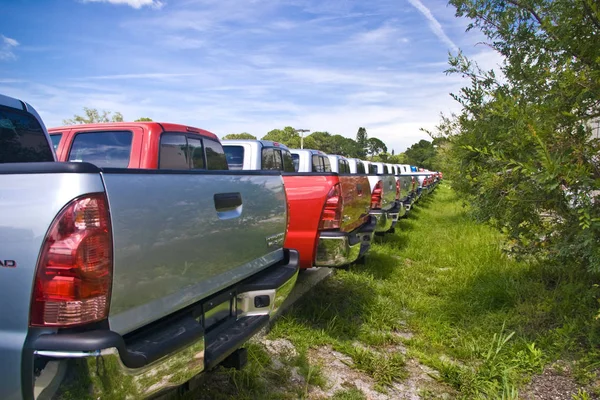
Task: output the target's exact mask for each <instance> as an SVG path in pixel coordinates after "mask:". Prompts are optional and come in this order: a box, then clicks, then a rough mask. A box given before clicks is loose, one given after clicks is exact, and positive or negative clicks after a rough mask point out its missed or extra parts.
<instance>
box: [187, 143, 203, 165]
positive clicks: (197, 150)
mask: <svg viewBox="0 0 600 400" xmlns="http://www.w3.org/2000/svg"><path fill="white" fill-rule="evenodd" d="M187 144H188V150H189V153H188V154H189V157H190V164H191V165H190V168H191V169H206V167H205V165H204V149H203V148H202V140H200V139H196V138H191V137H188V138H187Z"/></svg>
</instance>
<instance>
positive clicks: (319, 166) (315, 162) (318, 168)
mask: <svg viewBox="0 0 600 400" xmlns="http://www.w3.org/2000/svg"><path fill="white" fill-rule="evenodd" d="M312 172H325V171H323V163H322V162H321V157H319V156H317V155H314V156H312Z"/></svg>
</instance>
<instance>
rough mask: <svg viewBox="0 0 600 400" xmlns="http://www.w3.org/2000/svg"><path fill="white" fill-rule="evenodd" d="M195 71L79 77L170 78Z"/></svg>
mask: <svg viewBox="0 0 600 400" xmlns="http://www.w3.org/2000/svg"><path fill="white" fill-rule="evenodd" d="M194 75H197V74H195V73H185V74H172V73H147V74H144V73H140V74H117V75H98V76H86V77H83V78H78V79H82V80H87V79H95V80H118V79H168V78H179V77H182V76H194Z"/></svg>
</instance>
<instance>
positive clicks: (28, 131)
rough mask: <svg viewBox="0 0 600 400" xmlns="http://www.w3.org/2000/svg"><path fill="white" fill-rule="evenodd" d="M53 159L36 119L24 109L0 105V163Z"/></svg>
mask: <svg viewBox="0 0 600 400" xmlns="http://www.w3.org/2000/svg"><path fill="white" fill-rule="evenodd" d="M43 161H54V155H53V154H52V149H51V148H50V144H49V143H48V139H47V138H46V134H45V132H44V129H42V127H41V125H40V123H39V122H38V120H37V119H36V118H35V117H34V116H33V115H31V114H29V113H27V112H25V111H19V110H15V109H12V108H8V107H0V163H13V162H14V163H17V162H43Z"/></svg>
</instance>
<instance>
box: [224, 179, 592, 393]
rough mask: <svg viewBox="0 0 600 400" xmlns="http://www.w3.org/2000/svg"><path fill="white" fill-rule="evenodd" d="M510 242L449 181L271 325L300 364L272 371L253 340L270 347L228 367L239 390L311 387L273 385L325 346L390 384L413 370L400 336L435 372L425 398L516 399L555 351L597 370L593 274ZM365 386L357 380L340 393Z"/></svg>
mask: <svg viewBox="0 0 600 400" xmlns="http://www.w3.org/2000/svg"><path fill="white" fill-rule="evenodd" d="M502 248H503V237H502V236H501V235H500V234H499V233H497V232H496V231H494V230H492V229H491V228H490V227H488V226H486V225H482V224H478V223H476V222H474V221H473V220H472V219H471V218H470V217H469V214H468V210H467V209H465V208H463V206H462V203H461V202H460V201H459V200H458V199H457V198H456V197H455V195H454V193H453V192H452V191H451V190H450V189H449V188H448V187H447V186H445V185H444V186H441V187H440V188H439V189H438V190H437V191H436V192H435V193H434V194H433V195H432V196H429V197H428V198H424V199H422V201H421V202H420V203H419V204H417V205H416V207H415V208H413V210H412V211H411V214H410V216H409V218H408V219H405V220H401V221H400V222H399V223H398V226H397V228H396V233H395V234H393V235H387V236H385V237H384V238H383V239H381V240H379V242H378V243H376V244H374V245H373V247H372V249H371V252H370V254H369V256H368V258H367V262H366V265H356V266H352V267H351V268H350V269H349V270H348V271H342V270H340V271H337V273H336V274H335V275H334V276H333V277H331V278H329V279H327V280H326V281H324V282H322V283H321V284H319V285H318V286H316V287H315V288H314V289H313V290H312V291H311V292H310V293H309V294H308V295H307V296H305V298H304V299H302V300H301V301H299V302H298V303H297V304H296V305H295V306H294V307H293V308H292V309H291V310H289V311H288V312H287V313H286V314H285V315H284V316H282V317H281V318H280V319H279V320H278V321H277V322H276V323H275V324H274V325H273V326H272V329H271V332H270V333H269V338H270V339H276V338H285V339H288V340H290V341H291V342H292V343H293V344H294V346H295V347H296V349H297V350H298V353H299V354H300V355H301V356H299V357H304V358H303V359H302V361H301V363H300V364H298V361H297V360H296V361H294V360H292V361H290V362H289V363H288V364H289V365H286V366H285V367H284V368H283V369H281V368H280V369H279V370H277V371H275V370H273V366H272V365H271V364H270V361H269V360H268V356H267V357H266V358H265V357H264V355H265V354H264V350H262V349H261V348H260V346H259V345H255V346H256V347H255V348H253V349H251V350H252V352H251V353H252V354H254V353H256V354H262V355H261V356H260V357H259V358H256V357H255V358H256V359H253V360H252V362H251V363H250V365H249V367H248V368H247V369H246V370H244V371H241V372H235V373H231V372H227V373H225V372H223V373H225V374H229V375H227V377H228V381H229V382H230V383H231V382H234V383H235V388H236V389H235V390H234V391H233V392H232V394H233V393H234V394H235V396H237V397H239V398H257V397H256V396H259V397H261V398H298V397H301V398H302V397H306V396H307V394H308V387H295V386H294V385H290V386H289V387H287V388H286V387H285V386H284V387H283V390H281V391H278V392H277V393H274V392H273V391H272V390H269V389H272V388H273V386H272V385H274V384H277V385H278V386H276V387H280V386H281V382H282V381H286V379H285V378H282V376H284V375H286V374H288V375H287V376H288V377H289V374H290V369H291V368H294V367H296V368H299V369H300V370H301V371H304V372H303V375H305V378H306V377H307V375H309V374H308V372H309V371H312V370H311V360H310V359H309V358H308V357H306V355H307V354H309V352H310V349H313V351H314V350H315V349H320V348H323V346H330V347H331V348H333V349H334V350H336V351H338V352H341V353H343V354H345V355H347V356H349V357H351V359H352V361H353V363H352V367H353V368H355V369H356V370H358V371H361V372H363V373H365V374H367V375H369V376H370V377H372V378H373V379H374V381H375V382H376V383H377V385H378V386H377V388H378V390H381V391H383V392H385V391H386V390H387V388H388V387H389V386H390V385H392V384H393V383H394V382H396V381H402V380H403V379H404V378H405V377H406V376H407V374H408V372H407V369H406V365H405V357H404V356H403V355H402V354H401V353H400V351H399V350H398V349H399V348H400V346H404V347H405V348H406V349H407V351H408V353H407V356H408V357H411V358H416V359H417V360H418V361H419V362H421V363H423V364H426V365H428V366H429V367H432V368H434V369H435V370H437V371H438V372H439V378H438V379H439V381H440V388H439V391H436V390H433V391H432V389H431V388H427V389H426V393H427V394H428V396H427V397H428V398H435V397H436V393H437V392H444V391H445V392H449V393H452V394H451V397H453V398H506V399H511V398H516V397H517V394H518V390H519V389H520V388H521V387H522V386H523V384H524V383H526V382H527V381H528V379H529V377H530V376H531V375H532V374H536V373H540V372H541V371H542V369H543V366H544V365H546V364H547V363H549V362H552V361H554V360H557V359H563V360H577V361H578V362H577V363H576V364H575V371H574V372H575V376H576V377H577V378H578V380H579V381H580V382H581V383H592V382H594V381H596V380H597V375H596V370H597V368H598V365H600V351H599V350H594V349H595V348H597V347H598V344H599V343H600V336H599V333H600V330H599V329H598V328H599V326H598V322H597V321H596V320H595V319H594V316H595V315H596V312H597V308H598V300H597V298H598V295H599V293H598V288H597V287H596V286H594V285H593V284H592V278H591V277H589V276H585V275H581V273H579V272H576V271H578V269H577V268H572V269H569V268H560V269H559V268H554V267H552V266H549V265H540V264H537V263H535V262H523V261H516V260H513V259H510V258H509V257H507V256H506V255H505V254H504V253H503V251H502ZM565 271H566V272H565ZM403 332H411V333H412V336H406V335H402V333H403ZM261 352H263V353H261ZM294 363H295V364H294ZM322 368H323V366H319V365H315V366H314V371H315V374H316V375H315V376H317V378H314V376H313V377H311V378H310V379H309V384H312V385H317V386H321V387H323V386H324V381H323V378H322V376H321V373H322V371H321V369H322ZM286 371H287V372H286ZM240 376H242V377H244V379H240ZM311 379H312V381H311ZM288 381H289V379H288ZM240 382H242V383H243V384H240ZM222 392H223V391H222ZM361 395H362V394H361V393H360V391H359V390H358V389H356V388H350V389H348V390H346V391H340V392H337V393H336V394H335V396H336V397H335V398H340V399H346V398H347V399H354V398H357V399H358V398H361V397H360V396H361ZM268 396H278V397H268Z"/></svg>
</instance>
